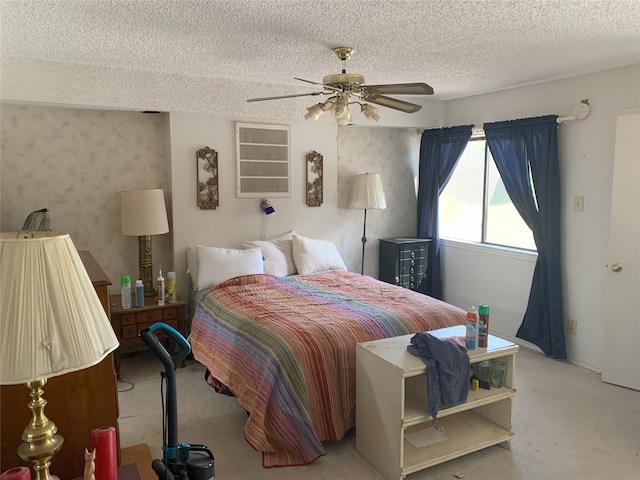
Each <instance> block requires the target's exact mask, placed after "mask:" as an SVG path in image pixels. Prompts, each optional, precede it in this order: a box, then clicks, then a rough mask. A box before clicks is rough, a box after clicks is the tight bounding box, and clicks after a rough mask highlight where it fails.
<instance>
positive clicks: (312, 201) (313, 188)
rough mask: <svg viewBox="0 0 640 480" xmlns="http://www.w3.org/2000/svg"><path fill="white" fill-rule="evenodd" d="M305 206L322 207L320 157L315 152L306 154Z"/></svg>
mask: <svg viewBox="0 0 640 480" xmlns="http://www.w3.org/2000/svg"><path fill="white" fill-rule="evenodd" d="M307 205H308V206H310V207H319V206H320V205H322V155H320V154H319V153H318V152H316V151H313V152H311V153H307Z"/></svg>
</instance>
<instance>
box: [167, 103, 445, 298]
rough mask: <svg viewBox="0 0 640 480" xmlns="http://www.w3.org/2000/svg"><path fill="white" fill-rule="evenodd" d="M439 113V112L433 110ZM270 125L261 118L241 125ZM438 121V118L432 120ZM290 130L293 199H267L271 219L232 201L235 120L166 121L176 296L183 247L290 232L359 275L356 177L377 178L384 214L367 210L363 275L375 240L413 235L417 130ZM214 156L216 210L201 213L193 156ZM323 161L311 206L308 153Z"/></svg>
mask: <svg viewBox="0 0 640 480" xmlns="http://www.w3.org/2000/svg"><path fill="white" fill-rule="evenodd" d="M434 112H436V113H438V114H440V115H441V113H442V111H441V110H437V109H436V110H434ZM239 120H241V121H247V120H250V121H252V122H258V123H269V121H267V120H264V119H255V118H253V119H239ZM434 121H435V120H434ZM288 124H290V125H291V175H292V196H291V198H270V199H269V200H270V201H271V203H272V205H273V207H274V208H275V210H276V213H275V214H273V215H269V216H265V215H264V214H263V213H262V211H261V210H260V208H259V203H260V199H259V198H256V199H248V198H236V192H235V175H236V164H235V143H234V139H235V120H234V119H230V118H222V117H214V116H210V115H201V114H188V113H172V114H171V116H170V138H171V147H170V150H171V155H170V157H171V183H172V191H173V199H172V202H173V203H172V207H171V208H172V217H173V242H174V244H173V246H174V264H175V269H176V274H177V278H178V280H179V282H178V293H179V294H180V295H181V296H185V298H186V295H187V289H188V284H187V281H186V279H187V277H186V269H187V266H186V249H187V247H189V246H193V245H198V244H200V245H209V246H219V247H226V248H239V247H241V242H242V241H243V240H257V239H260V238H261V235H262V229H263V222H266V234H265V238H270V237H273V236H276V235H280V234H282V233H285V232H287V231H289V230H295V231H296V232H297V233H299V234H300V235H304V236H309V237H313V238H319V239H324V240H330V241H332V242H334V243H335V244H336V246H337V248H338V251H339V252H340V254H341V255H342V257H343V258H344V260H345V263H346V265H347V268H348V269H349V270H351V271H360V261H361V252H362V243H361V237H362V225H363V217H364V212H363V211H362V210H350V209H348V201H349V194H350V190H351V182H352V179H353V177H354V175H356V174H358V173H364V172H377V173H380V174H381V176H382V179H383V186H384V188H385V191H386V195H387V204H388V205H387V209H386V210H369V211H368V212H367V238H368V242H367V243H366V260H365V274H367V275H371V276H375V277H377V274H378V258H377V255H378V245H377V239H378V238H384V237H391V236H404V235H414V234H415V231H416V207H415V200H416V199H415V191H414V177H415V175H416V173H417V162H418V159H417V156H418V151H419V142H420V136H419V135H418V133H417V131H416V130H415V129H407V128H378V127H337V126H336V125H335V123H325V124H316V123H312V122H288ZM204 146H209V147H210V148H213V149H214V150H216V151H217V152H218V162H219V196H220V206H219V207H218V208H217V209H215V210H200V209H199V208H198V207H197V204H196V197H195V182H196V161H195V152H196V150H198V149H200V148H202V147H204ZM313 150H315V151H317V152H318V153H321V154H322V155H323V157H324V202H323V205H322V206H321V207H308V206H307V205H306V197H305V183H306V176H305V175H306V170H305V169H306V154H307V153H309V152H311V151H313Z"/></svg>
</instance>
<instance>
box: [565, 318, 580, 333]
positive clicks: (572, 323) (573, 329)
mask: <svg viewBox="0 0 640 480" xmlns="http://www.w3.org/2000/svg"><path fill="white" fill-rule="evenodd" d="M567 333H568V334H570V335H575V334H577V333H578V321H577V320H571V319H569V323H568V324H567Z"/></svg>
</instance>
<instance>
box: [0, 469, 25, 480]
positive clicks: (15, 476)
mask: <svg viewBox="0 0 640 480" xmlns="http://www.w3.org/2000/svg"><path fill="white" fill-rule="evenodd" d="M0 479H1V480H31V472H30V471H29V469H28V468H27V467H17V468H12V469H10V470H7V471H6V472H3V473H2V475H0Z"/></svg>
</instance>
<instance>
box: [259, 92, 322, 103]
mask: <svg viewBox="0 0 640 480" xmlns="http://www.w3.org/2000/svg"><path fill="white" fill-rule="evenodd" d="M314 95H327V92H312V93H294V94H293V95H278V96H277V97H260V98H249V99H248V100H247V102H262V101H263V100H279V99H281V98H295V97H312V96H314Z"/></svg>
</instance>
